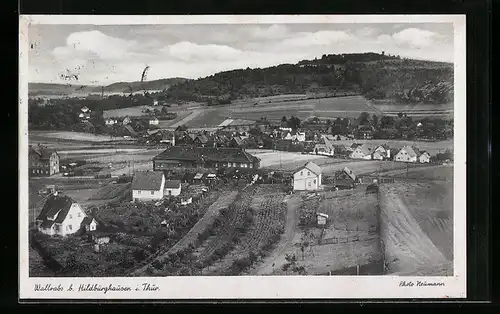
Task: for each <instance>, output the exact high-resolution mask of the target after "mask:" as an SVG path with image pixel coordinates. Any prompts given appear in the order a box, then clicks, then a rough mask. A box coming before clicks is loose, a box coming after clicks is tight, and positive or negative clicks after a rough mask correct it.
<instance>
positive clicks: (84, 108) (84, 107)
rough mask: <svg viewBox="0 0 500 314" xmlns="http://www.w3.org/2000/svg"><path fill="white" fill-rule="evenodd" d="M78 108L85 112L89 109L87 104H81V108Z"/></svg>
mask: <svg viewBox="0 0 500 314" xmlns="http://www.w3.org/2000/svg"><path fill="white" fill-rule="evenodd" d="M80 110H81V111H82V112H85V113H86V112H90V111H91V110H90V109H89V108H88V107H87V106H83V107H82V108H80Z"/></svg>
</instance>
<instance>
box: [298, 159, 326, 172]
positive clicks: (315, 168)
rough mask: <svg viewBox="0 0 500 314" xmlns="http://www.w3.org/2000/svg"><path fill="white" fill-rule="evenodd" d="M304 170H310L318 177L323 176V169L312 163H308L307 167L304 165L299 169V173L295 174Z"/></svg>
mask: <svg viewBox="0 0 500 314" xmlns="http://www.w3.org/2000/svg"><path fill="white" fill-rule="evenodd" d="M304 168H305V169H308V170H310V171H311V172H313V173H314V174H316V175H320V174H321V167H320V166H318V165H316V164H315V163H314V162H311V161H310V162H308V163H306V164H305V165H303V166H302V167H300V168H299V169H297V171H295V173H297V172H298V171H300V170H302V169H304Z"/></svg>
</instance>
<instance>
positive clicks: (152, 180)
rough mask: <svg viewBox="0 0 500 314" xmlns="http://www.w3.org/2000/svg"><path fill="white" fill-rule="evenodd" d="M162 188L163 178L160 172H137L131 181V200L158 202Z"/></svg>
mask: <svg viewBox="0 0 500 314" xmlns="http://www.w3.org/2000/svg"><path fill="white" fill-rule="evenodd" d="M164 188H165V176H164V175H163V173H162V172H157V171H141V172H137V173H136V174H135V175H134V179H133V180H132V198H133V200H134V201H151V200H160V199H162V198H163V195H164V194H163V190H164Z"/></svg>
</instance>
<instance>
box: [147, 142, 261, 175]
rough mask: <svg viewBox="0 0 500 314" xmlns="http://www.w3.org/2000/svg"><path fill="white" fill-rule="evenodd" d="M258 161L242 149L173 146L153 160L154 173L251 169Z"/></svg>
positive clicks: (254, 167) (257, 165)
mask: <svg viewBox="0 0 500 314" xmlns="http://www.w3.org/2000/svg"><path fill="white" fill-rule="evenodd" d="M259 166H260V159H259V158H257V157H255V156H253V155H251V154H249V153H247V152H246V151H245V150H244V149H242V148H214V147H193V146H173V147H169V148H167V149H166V150H164V151H163V152H161V153H160V154H159V155H157V156H155V157H154V158H153V169H154V170H155V171H163V170H171V169H175V168H178V167H181V168H253V169H257V168H259Z"/></svg>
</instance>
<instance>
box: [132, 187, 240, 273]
mask: <svg viewBox="0 0 500 314" xmlns="http://www.w3.org/2000/svg"><path fill="white" fill-rule="evenodd" d="M237 195H238V191H231V192H228V193H225V194H222V195H221V196H220V197H219V198H218V199H217V201H215V202H214V203H213V204H212V205H210V207H209V208H208V209H207V211H206V212H205V215H203V217H201V218H200V220H198V222H197V223H196V224H195V225H194V226H193V228H191V230H189V232H188V233H187V234H186V235H185V236H184V237H183V238H182V239H180V240H179V241H178V242H177V243H176V244H174V246H172V247H171V248H170V249H169V250H168V251H167V252H166V253H164V254H162V255H159V256H158V257H156V258H155V259H154V260H151V261H150V263H148V264H146V265H144V266H143V267H141V268H139V269H137V270H135V271H134V272H133V273H132V275H133V276H137V275H140V274H144V273H145V272H146V270H147V268H148V266H149V265H150V264H151V263H153V262H154V261H155V260H159V261H161V260H163V259H164V258H165V257H167V256H168V255H170V254H173V253H177V252H178V251H180V250H182V249H185V248H187V247H188V246H189V244H193V243H195V241H196V240H197V237H198V234H200V233H202V232H203V231H205V230H206V229H207V228H209V227H210V226H211V225H212V222H213V221H214V219H215V217H217V216H218V215H219V212H220V210H221V209H223V208H227V207H228V206H229V205H230V204H231V203H232V202H233V201H234V199H235V198H236V196H237Z"/></svg>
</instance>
